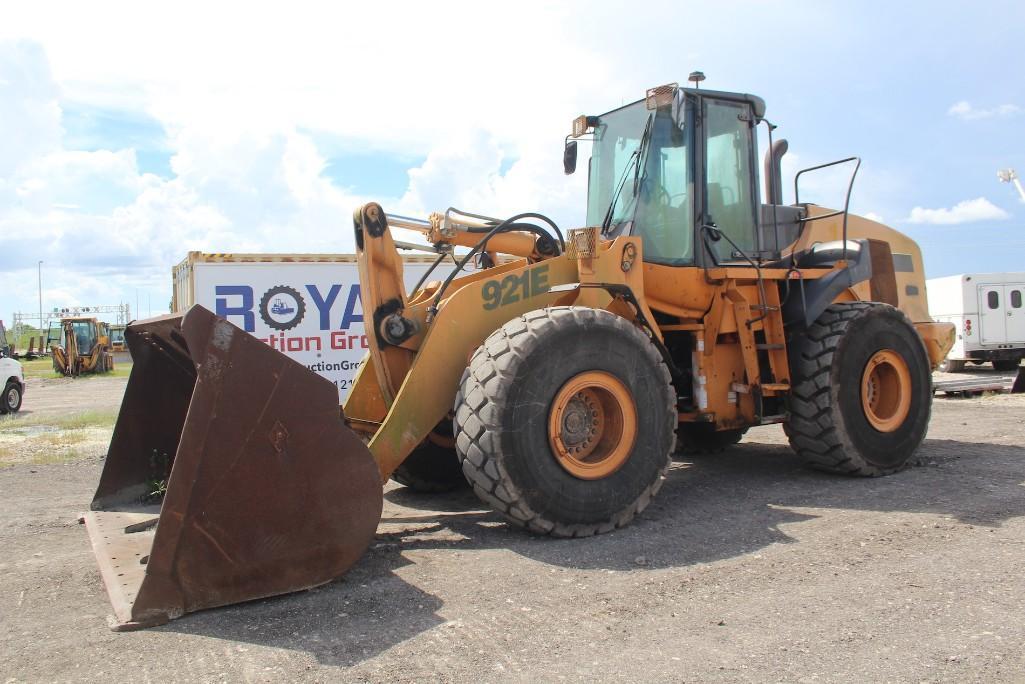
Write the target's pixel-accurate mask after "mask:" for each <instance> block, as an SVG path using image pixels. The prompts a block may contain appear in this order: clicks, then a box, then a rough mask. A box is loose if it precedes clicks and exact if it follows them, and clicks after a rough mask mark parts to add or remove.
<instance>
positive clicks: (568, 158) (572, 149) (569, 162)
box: [562, 140, 577, 176]
mask: <svg viewBox="0 0 1025 684" xmlns="http://www.w3.org/2000/svg"><path fill="white" fill-rule="evenodd" d="M562 170H563V171H565V172H566V175H567V176H568V175H570V174H571V173H573V172H574V171H576V170H577V141H576V140H570V141H569V142H567V143H566V149H565V150H563V151H562Z"/></svg>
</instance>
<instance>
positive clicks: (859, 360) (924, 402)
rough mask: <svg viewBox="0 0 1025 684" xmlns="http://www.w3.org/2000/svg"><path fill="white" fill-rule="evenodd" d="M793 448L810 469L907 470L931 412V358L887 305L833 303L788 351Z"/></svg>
mask: <svg viewBox="0 0 1025 684" xmlns="http://www.w3.org/2000/svg"><path fill="white" fill-rule="evenodd" d="M790 367H791V375H792V377H791V383H792V389H791V393H790V398H789V409H790V419H789V421H788V422H787V423H786V424H784V429H785V430H786V433H787V436H788V437H789V438H790V444H791V446H792V447H793V448H794V450H795V451H796V452H797V453H798V455H800V456H801V458H802V459H804V460H805V462H807V463H808V464H810V465H811V466H813V467H815V468H818V469H820V470H827V471H830V472H836V473H847V474H851V475H866V476H877V475H887V474H890V473H894V472H897V471H898V470H901V469H902V468H904V467H906V466H907V464H908V462H909V461H910V459H911V456H912V455H913V454H914V452H915V450H916V449H917V448H918V446H919V445H920V444H921V443H922V440H923V439H924V438H925V433H926V429H927V428H928V425H929V415H930V412H931V409H932V383H931V374H930V366H929V357H928V355H927V353H926V350H925V346H924V345H923V344H922V340H921V338H920V337H919V336H918V333H917V332H916V330H915V328H914V326H913V325H912V324H911V322H910V321H909V320H908V319H907V317H906V316H905V315H904V314H903V313H901V312H900V311H899V310H897V309H895V308H894V307H892V306H890V305H888V304H876V303H869V302H845V303H839V304H833V305H831V306H830V307H828V308H827V309H826V311H825V312H824V313H823V314H822V316H820V317H819V320H817V321H816V322H815V324H814V325H812V326H811V327H810V328H809V329H808V330H807V331H804V332H802V333H798V337H797V338H796V339H795V340H793V341H792V342H791V344H790Z"/></svg>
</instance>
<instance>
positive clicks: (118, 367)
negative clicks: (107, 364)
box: [21, 357, 132, 380]
mask: <svg viewBox="0 0 1025 684" xmlns="http://www.w3.org/2000/svg"><path fill="white" fill-rule="evenodd" d="M21 367H22V369H23V370H24V371H25V377H26V378H61V377H64V376H62V375H59V374H58V373H57V371H55V370H54V369H53V359H51V358H49V357H46V358H43V359H32V360H30V361H22V362H21ZM131 372H132V364H131V362H129V363H115V364H114V370H113V371H111V372H110V373H84V374H82V375H80V376H79V379H82V380H85V379H89V378H127V377H128V375H129V374H130V373H131Z"/></svg>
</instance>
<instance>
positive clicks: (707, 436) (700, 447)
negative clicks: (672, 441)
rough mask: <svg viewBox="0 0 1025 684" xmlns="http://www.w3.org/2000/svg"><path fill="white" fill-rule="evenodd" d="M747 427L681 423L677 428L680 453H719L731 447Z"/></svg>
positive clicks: (742, 435) (677, 442)
mask: <svg viewBox="0 0 1025 684" xmlns="http://www.w3.org/2000/svg"><path fill="white" fill-rule="evenodd" d="M746 432H747V428H738V429H736V430H716V429H715V427H714V426H713V425H711V424H709V423H681V424H680V427H679V428H677V430H676V449H677V453H680V454H717V453H719V452H721V451H725V450H726V449H728V448H730V447H731V446H733V445H734V444H736V443H737V442H739V441H740V440H741V439H743V437H744V434H745V433H746Z"/></svg>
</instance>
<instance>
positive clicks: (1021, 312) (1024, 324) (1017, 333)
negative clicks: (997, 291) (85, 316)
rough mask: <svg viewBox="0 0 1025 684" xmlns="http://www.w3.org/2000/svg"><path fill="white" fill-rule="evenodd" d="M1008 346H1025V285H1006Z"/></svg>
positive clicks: (1005, 305)
mask: <svg viewBox="0 0 1025 684" xmlns="http://www.w3.org/2000/svg"><path fill="white" fill-rule="evenodd" d="M1004 300H1005V304H1004V307H1005V309H1006V310H1007V322H1006V326H1007V342H1008V344H1025V303H1023V301H1022V300H1025V284H1021V283H1015V284H1013V285H1004Z"/></svg>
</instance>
